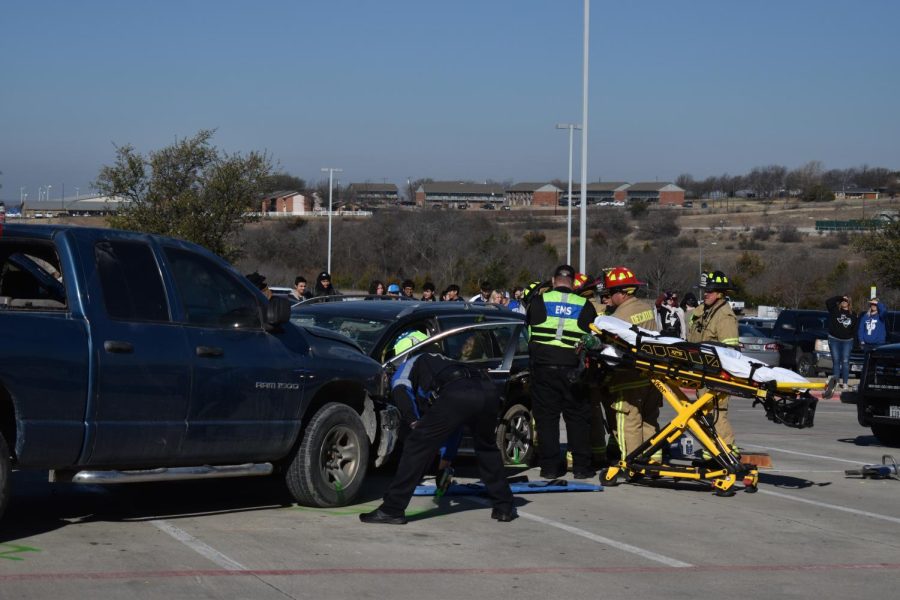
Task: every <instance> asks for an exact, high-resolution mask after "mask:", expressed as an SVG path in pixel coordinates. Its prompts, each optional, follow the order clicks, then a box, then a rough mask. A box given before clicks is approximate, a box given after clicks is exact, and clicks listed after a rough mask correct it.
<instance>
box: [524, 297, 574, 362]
mask: <svg viewBox="0 0 900 600" xmlns="http://www.w3.org/2000/svg"><path fill="white" fill-rule="evenodd" d="M542 298H543V300H544V306H545V307H546V308H547V318H546V319H545V320H544V321H543V322H542V323H537V324H535V325H532V326H531V327H530V328H529V333H530V336H531V341H532V342H534V343H537V344H546V345H548V346H558V347H560V348H574V347H575V344H577V343H578V341H579V340H580V339H581V336H582V335H584V331H582V330H581V328H580V327H578V317H579V316H580V315H581V309H582V308H584V305H585V304H586V303H587V300H586V299H585V298H582V297H581V296H579V295H577V294H574V293H568V292H559V291H556V290H550V291H549V292H544V294H543V296H542Z"/></svg>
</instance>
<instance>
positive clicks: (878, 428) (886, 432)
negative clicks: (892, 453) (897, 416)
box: [872, 423, 900, 447]
mask: <svg viewBox="0 0 900 600" xmlns="http://www.w3.org/2000/svg"><path fill="white" fill-rule="evenodd" d="M872 433H873V434H875V437H877V438H878V441H879V442H881V443H882V444H884V445H885V446H895V447H896V446H900V427H898V426H896V425H885V424H884V423H872Z"/></svg>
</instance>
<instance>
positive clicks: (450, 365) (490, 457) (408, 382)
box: [359, 353, 517, 525]
mask: <svg viewBox="0 0 900 600" xmlns="http://www.w3.org/2000/svg"><path fill="white" fill-rule="evenodd" d="M391 393H392V395H393V396H394V397H395V401H396V404H397V405H398V406H401V407H402V406H406V405H409V395H410V394H412V395H413V396H414V397H415V403H416V408H417V412H418V414H419V415H421V418H419V419H418V420H415V421H412V420H411V417H410V416H409V415H407V414H403V417H404V419H406V420H408V421H409V422H410V426H411V427H412V432H411V433H410V434H409V437H408V438H406V440H405V442H404V444H403V454H402V455H401V456H400V464H399V465H398V466H397V474H396V475H395V476H394V480H393V481H392V482H391V485H390V487H389V488H388V490H387V492H385V494H384V501H383V502H382V503H381V506H379V507H378V508H377V509H376V510H373V511H372V512H369V513H365V514H362V515H360V516H359V520H360V521H362V522H363V523H386V524H390V525H403V524H405V523H406V517H405V516H404V510H405V509H406V507H407V505H408V504H409V501H410V498H411V497H412V494H413V492H414V491H415V488H416V485H418V483H419V481H420V480H421V479H422V475H423V474H424V473H425V469H426V468H427V467H428V464H429V463H430V462H431V460H432V459H433V458H434V455H435V453H436V452H437V451H438V449H439V448H440V447H441V445H442V444H443V443H444V441H445V440H446V439H447V436H449V435H450V434H452V433H453V432H455V431H456V430H457V429H459V428H460V427H461V426H463V425H468V426H469V429H470V430H471V431H472V437H473V438H474V442H475V454H476V456H477V459H478V468H479V471H480V474H481V480H482V481H483V482H484V485H485V487H486V488H487V492H488V495H489V496H490V498H491V501H492V503H493V506H494V509H493V511H492V512H491V518H493V519H496V520H497V521H501V522H508V521H512V520H513V519H515V518H516V516H517V514H516V509H515V508H513V495H512V492H511V491H510V489H509V484H508V483H507V482H506V479H505V478H504V476H503V459H502V458H501V456H500V450H499V449H498V448H497V445H496V443H495V434H494V430H495V428H496V427H497V417H498V413H499V411H500V395H499V393H498V390H497V387H496V385H495V384H494V382H493V381H491V379H490V378H489V377H488V376H487V374H486V373H485V372H484V371H481V370H479V369H475V368H473V367H470V366H467V365H465V364H462V363H459V362H456V361H454V360H451V359H449V358H447V357H445V356H442V355H440V354H425V353H423V354H418V355H416V356H414V357H412V358H410V359H409V360H407V361H406V362H405V363H403V364H402V366H401V367H400V370H399V371H398V372H397V373H396V374H395V375H394V377H393V380H392V390H391Z"/></svg>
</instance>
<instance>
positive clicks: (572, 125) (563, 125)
mask: <svg viewBox="0 0 900 600" xmlns="http://www.w3.org/2000/svg"><path fill="white" fill-rule="evenodd" d="M556 128H557V129H568V130H569V210H568V213H569V228H568V235H567V237H566V264H567V265H571V264H572V137H573V134H574V130H575V129H579V130H580V129H581V125H577V124H575V123H557V124H556ZM583 272H584V267H582V273H583Z"/></svg>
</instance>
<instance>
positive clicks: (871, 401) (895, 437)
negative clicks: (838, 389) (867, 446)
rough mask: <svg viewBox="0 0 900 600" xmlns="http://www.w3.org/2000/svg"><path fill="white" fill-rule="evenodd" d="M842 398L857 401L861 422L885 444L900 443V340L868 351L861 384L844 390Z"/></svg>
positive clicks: (896, 444)
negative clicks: (897, 342) (850, 389)
mask: <svg viewBox="0 0 900 600" xmlns="http://www.w3.org/2000/svg"><path fill="white" fill-rule="evenodd" d="M841 402H843V403H844V404H855V405H856V416H857V420H858V421H859V424H860V425H862V426H863V427H870V428H871V429H872V433H873V434H874V435H875V437H877V438H878V440H879V441H880V442H881V443H882V444H884V445H885V446H900V344H889V345H886V346H879V347H878V348H876V349H875V350H872V351H871V352H866V353H865V359H864V365H863V370H862V375H861V376H860V378H859V387H858V388H857V389H856V391H847V392H844V393H842V394H841Z"/></svg>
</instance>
